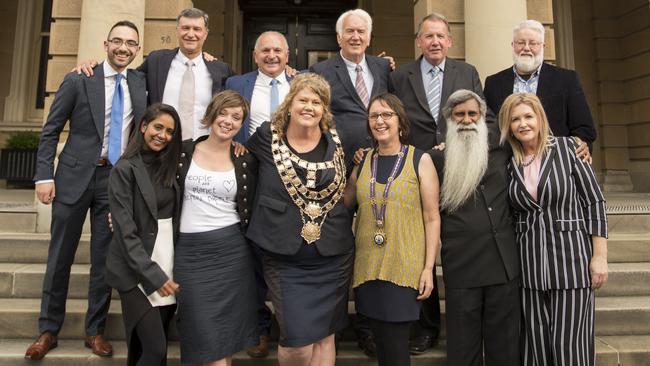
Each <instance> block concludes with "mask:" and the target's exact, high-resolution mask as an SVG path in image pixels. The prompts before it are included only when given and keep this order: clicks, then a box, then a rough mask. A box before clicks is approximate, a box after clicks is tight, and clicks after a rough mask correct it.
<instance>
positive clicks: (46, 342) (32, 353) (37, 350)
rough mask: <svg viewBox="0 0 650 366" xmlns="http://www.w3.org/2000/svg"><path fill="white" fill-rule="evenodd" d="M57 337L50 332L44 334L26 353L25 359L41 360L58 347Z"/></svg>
mask: <svg viewBox="0 0 650 366" xmlns="http://www.w3.org/2000/svg"><path fill="white" fill-rule="evenodd" d="M57 345H58V344H57V341H56V337H55V336H53V335H52V333H50V332H43V333H42V334H41V335H40V336H39V337H38V339H37V340H36V341H34V343H32V344H31V345H30V346H29V347H28V348H27V351H26V352H25V358H27V359H30V360H40V359H42V358H43V357H45V355H46V354H47V353H48V352H49V351H50V350H51V349H54V348H56V346H57Z"/></svg>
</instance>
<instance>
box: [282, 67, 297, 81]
mask: <svg viewBox="0 0 650 366" xmlns="http://www.w3.org/2000/svg"><path fill="white" fill-rule="evenodd" d="M284 72H286V73H287V76H288V77H290V78H292V77H294V76H296V75H298V70H296V69H294V68H293V67H291V66H289V65H286V66H284Z"/></svg>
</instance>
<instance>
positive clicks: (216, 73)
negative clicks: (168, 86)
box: [138, 48, 233, 104]
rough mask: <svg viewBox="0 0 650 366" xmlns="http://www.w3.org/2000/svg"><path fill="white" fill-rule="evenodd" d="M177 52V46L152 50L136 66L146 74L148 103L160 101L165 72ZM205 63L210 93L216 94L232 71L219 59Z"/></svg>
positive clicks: (163, 87)
mask: <svg viewBox="0 0 650 366" xmlns="http://www.w3.org/2000/svg"><path fill="white" fill-rule="evenodd" d="M177 53H178V48H174V49H162V50H156V51H152V52H151V53H150V54H149V55H148V56H147V57H146V58H145V59H144V62H143V63H142V65H140V66H139V67H138V71H141V72H143V73H145V74H146V75H147V91H148V92H149V95H148V100H149V104H153V103H157V102H162V99H163V93H164V92H165V83H166V82H167V74H168V73H169V68H170V67H171V65H172V61H173V60H174V57H175V56H176V54H177ZM203 61H205V58H204V59H203ZM205 65H206V66H207V68H208V72H209V73H210V76H212V95H214V94H217V93H218V92H220V91H221V90H223V88H224V85H225V84H226V79H227V78H228V77H230V76H231V75H233V71H232V69H231V68H230V66H229V65H228V64H227V63H225V62H221V61H211V62H207V61H205Z"/></svg>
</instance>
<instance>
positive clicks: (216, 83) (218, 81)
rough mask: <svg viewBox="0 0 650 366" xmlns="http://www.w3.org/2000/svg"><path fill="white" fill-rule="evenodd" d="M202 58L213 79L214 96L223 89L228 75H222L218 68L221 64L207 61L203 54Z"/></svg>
mask: <svg viewBox="0 0 650 366" xmlns="http://www.w3.org/2000/svg"><path fill="white" fill-rule="evenodd" d="M201 57H203V63H204V64H205V67H207V68H208V72H209V73H210V78H211V79H212V95H215V94H217V92H219V91H221V89H222V88H223V85H222V83H223V79H224V78H225V77H227V76H228V75H222V74H221V72H220V70H219V68H218V67H217V65H218V64H219V63H218V62H217V61H213V62H208V61H206V60H205V56H203V54H201ZM251 95H252V94H251Z"/></svg>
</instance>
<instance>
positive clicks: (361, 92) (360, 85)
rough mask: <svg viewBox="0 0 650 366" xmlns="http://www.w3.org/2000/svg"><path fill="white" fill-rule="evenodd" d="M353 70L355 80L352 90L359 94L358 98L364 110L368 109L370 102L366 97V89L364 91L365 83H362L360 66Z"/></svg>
mask: <svg viewBox="0 0 650 366" xmlns="http://www.w3.org/2000/svg"><path fill="white" fill-rule="evenodd" d="M354 70H355V71H356V72H357V80H356V81H355V83H354V88H355V89H356V90H357V94H359V98H361V101H362V102H363V105H365V106H366V108H368V102H369V101H370V97H369V96H368V89H366V83H365V82H364V81H363V69H362V68H361V65H357V67H356V68H355V69H354Z"/></svg>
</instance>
